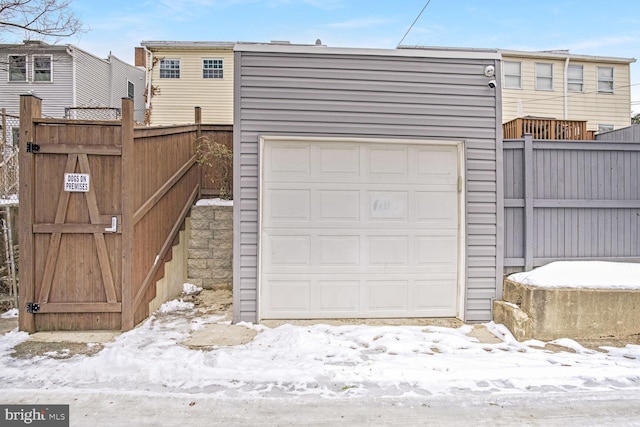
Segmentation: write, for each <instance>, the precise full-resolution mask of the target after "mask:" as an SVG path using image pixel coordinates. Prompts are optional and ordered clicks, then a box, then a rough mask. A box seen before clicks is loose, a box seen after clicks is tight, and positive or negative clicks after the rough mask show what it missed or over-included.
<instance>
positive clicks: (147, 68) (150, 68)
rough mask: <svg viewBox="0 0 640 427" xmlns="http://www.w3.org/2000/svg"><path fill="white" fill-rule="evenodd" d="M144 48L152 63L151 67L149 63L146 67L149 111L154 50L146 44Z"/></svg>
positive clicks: (146, 106)
mask: <svg viewBox="0 0 640 427" xmlns="http://www.w3.org/2000/svg"><path fill="white" fill-rule="evenodd" d="M142 48H143V49H144V52H145V54H146V55H145V57H146V56H148V57H149V63H150V64H151V66H150V67H149V66H148V64H146V66H145V69H146V71H147V73H146V74H148V75H149V78H148V79H147V105H145V108H146V109H147V111H149V110H150V109H151V80H152V79H153V52H151V51H150V50H149V49H147V47H146V46H144V45H143V46H142ZM145 62H146V58H145Z"/></svg>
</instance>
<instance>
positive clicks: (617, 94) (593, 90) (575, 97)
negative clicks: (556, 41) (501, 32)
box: [502, 53, 631, 131]
mask: <svg viewBox="0 0 640 427" xmlns="http://www.w3.org/2000/svg"><path fill="white" fill-rule="evenodd" d="M565 59H566V56H565V57H562V56H561V55H560V54H558V55H556V56H555V57H549V56H541V57H532V56H514V54H513V53H509V54H507V53H503V60H504V61H509V62H521V63H522V88H521V89H509V88H503V90H502V94H503V103H502V108H503V114H502V120H503V122H508V121H510V120H513V119H515V118H518V117H525V116H534V117H546V118H554V119H558V120H565V119H566V120H586V121H587V130H593V131H597V130H598V125H599V124H608V125H614V127H615V129H618V128H622V127H625V126H629V124H630V120H631V119H630V118H631V109H630V101H631V91H630V89H629V88H630V67H629V64H628V63H614V62H607V61H606V60H605V59H600V60H596V58H595V57H594V60H592V61H585V60H576V59H571V58H570V61H569V64H570V65H580V66H582V67H583V90H582V92H572V91H568V92H567V95H568V96H567V112H568V115H567V117H566V118H565V110H564V85H565V75H564V69H565ZM536 63H545V64H553V90H537V89H536V74H535V64H536ZM598 67H612V68H613V69H614V71H613V73H614V92H613V93H598V84H597V68H598Z"/></svg>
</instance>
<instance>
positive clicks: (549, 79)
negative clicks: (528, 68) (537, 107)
mask: <svg viewBox="0 0 640 427" xmlns="http://www.w3.org/2000/svg"><path fill="white" fill-rule="evenodd" d="M542 66H544V67H550V69H551V70H550V71H551V75H548V76H547V75H540V74H541V73H540V71H541V70H539V69H538V68H539V67H542ZM535 71H536V90H543V91H552V90H553V63H552V62H536V63H535ZM541 81H544V82H549V86H550V87H548V88H547V87H542V85H541V84H540V82H541Z"/></svg>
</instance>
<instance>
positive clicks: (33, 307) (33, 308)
mask: <svg viewBox="0 0 640 427" xmlns="http://www.w3.org/2000/svg"><path fill="white" fill-rule="evenodd" d="M39 310H40V304H38V303H35V302H28V303H27V313H37V312H38V311H39Z"/></svg>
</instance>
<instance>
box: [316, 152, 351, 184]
mask: <svg viewBox="0 0 640 427" xmlns="http://www.w3.org/2000/svg"><path fill="white" fill-rule="evenodd" d="M318 157H319V159H320V165H319V168H318V172H319V174H320V177H321V178H323V179H326V178H343V179H357V178H358V177H359V176H360V148H359V147H358V146H357V145H353V146H341V147H335V146H333V145H323V146H320V147H318Z"/></svg>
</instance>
